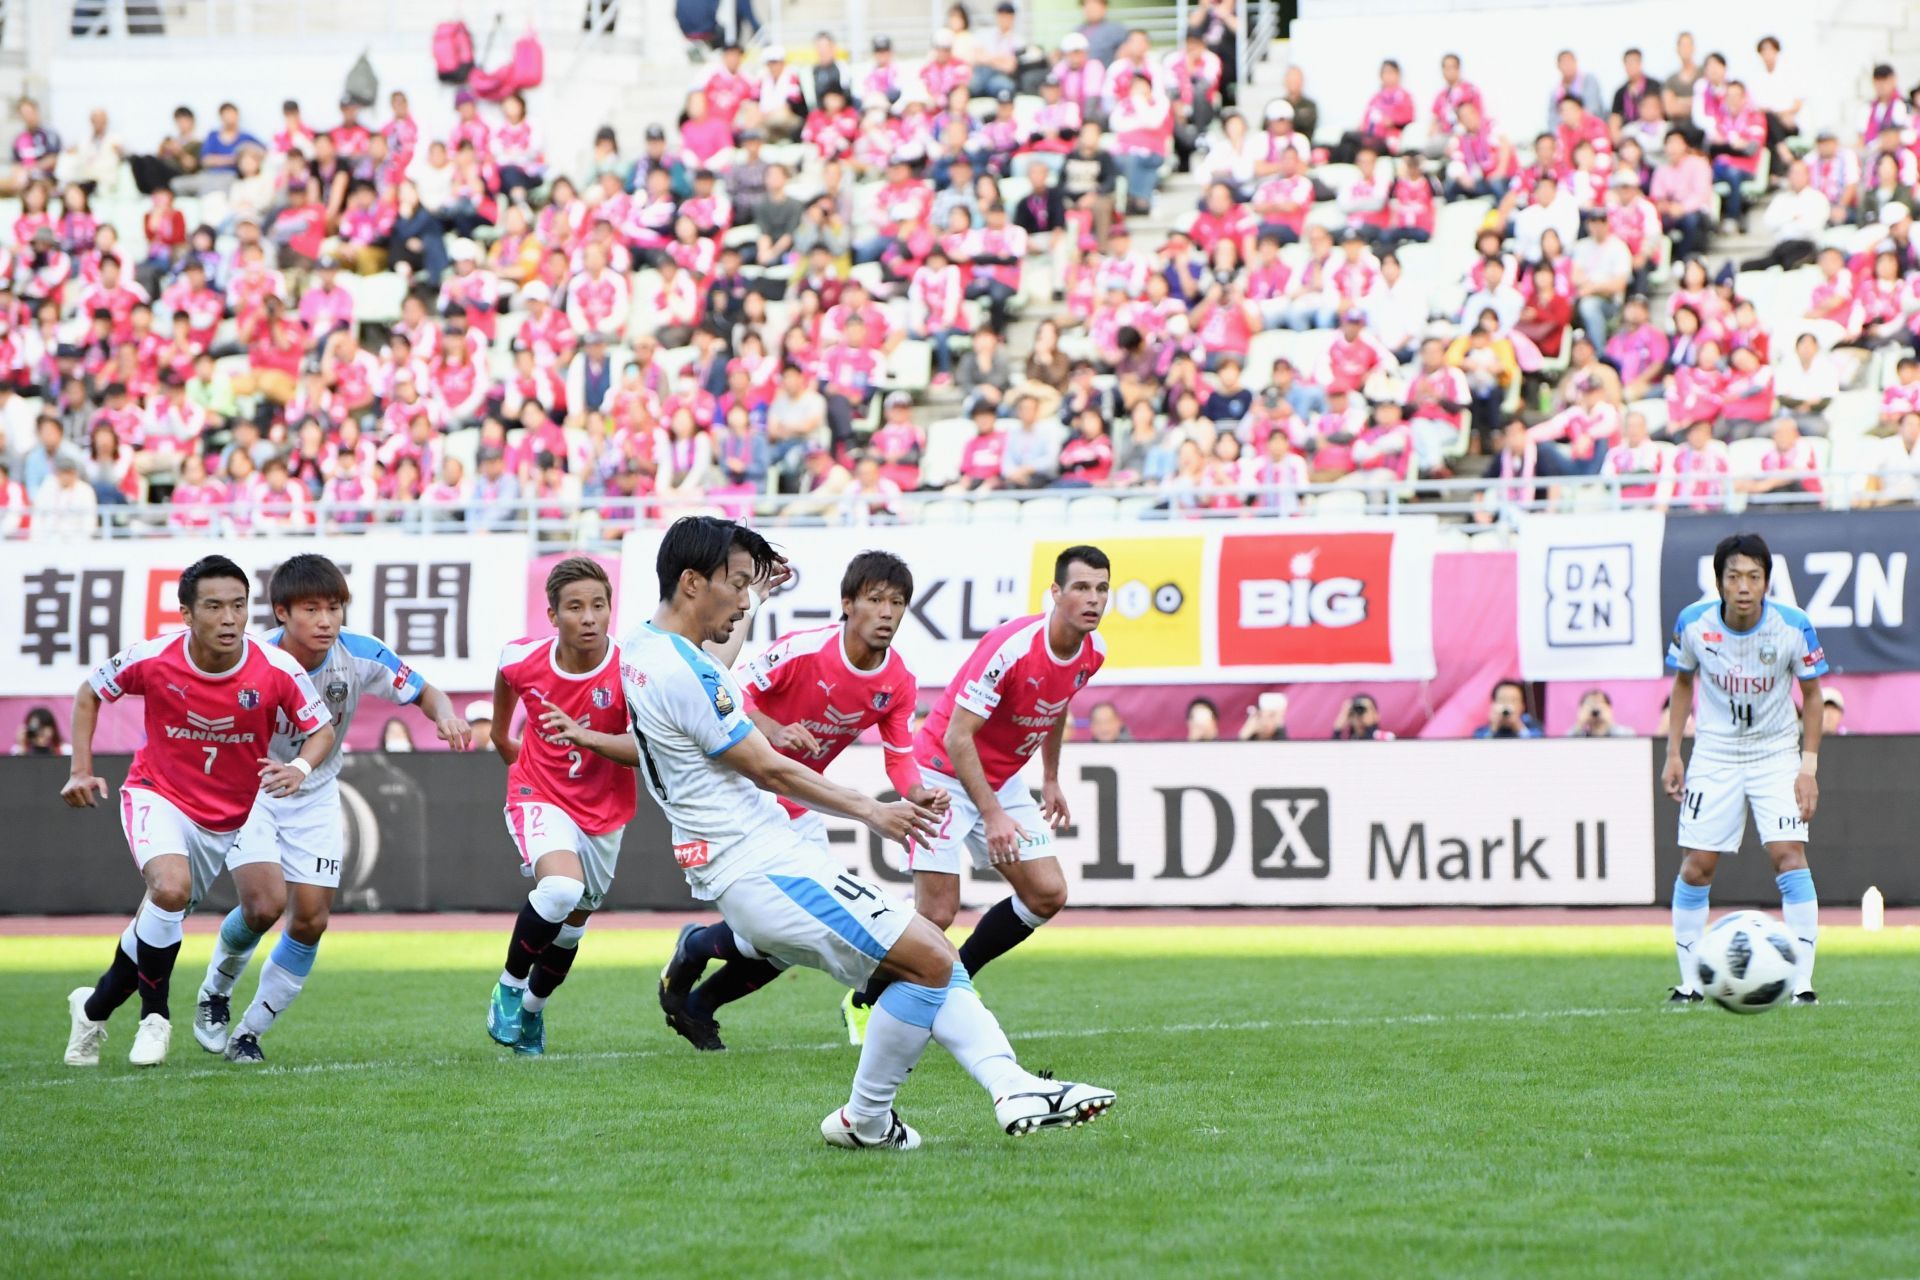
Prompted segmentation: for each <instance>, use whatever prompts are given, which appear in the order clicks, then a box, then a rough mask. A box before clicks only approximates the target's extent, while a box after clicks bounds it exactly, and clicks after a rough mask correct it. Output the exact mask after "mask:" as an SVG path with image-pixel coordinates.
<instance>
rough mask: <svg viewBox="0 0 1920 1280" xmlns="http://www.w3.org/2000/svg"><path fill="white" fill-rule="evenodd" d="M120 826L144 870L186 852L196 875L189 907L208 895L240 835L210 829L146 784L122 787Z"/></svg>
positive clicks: (191, 908)
mask: <svg viewBox="0 0 1920 1280" xmlns="http://www.w3.org/2000/svg"><path fill="white" fill-rule="evenodd" d="M120 829H121V830H122V831H124V832H126V833H127V848H128V849H129V850H131V851H132V853H133V863H134V865H135V866H137V867H139V868H140V869H141V870H142V871H145V870H146V866H147V863H148V862H149V861H151V860H152V859H154V858H158V857H161V856H163V855H165V854H169V853H178V854H184V855H185V856H186V859H187V866H188V869H189V873H190V875H191V877H192V887H191V888H190V889H189V891H188V892H189V893H190V894H191V895H192V896H191V897H190V898H189V900H188V902H187V910H188V911H192V910H193V909H194V908H195V907H197V906H199V905H200V902H201V900H202V899H204V898H205V897H206V896H207V890H208V889H209V888H211V887H212V885H213V882H214V880H215V879H216V878H218V877H219V875H220V868H222V867H224V866H226V865H227V854H228V853H229V852H230V851H231V850H232V848H233V842H234V841H235V840H236V839H238V838H239V835H240V833H239V832H238V831H209V830H207V829H206V828H205V827H203V826H201V825H200V824H199V823H197V822H195V821H194V820H193V819H192V818H189V817H188V816H187V815H186V814H184V813H182V812H181V811H180V810H179V809H178V808H177V807H175V805H174V803H173V801H171V800H169V799H167V798H166V797H165V796H163V795H161V794H160V793H159V792H158V791H150V790H148V789H147V788H145V787H121V788H120Z"/></svg>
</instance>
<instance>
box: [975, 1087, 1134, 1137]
mask: <svg viewBox="0 0 1920 1280" xmlns="http://www.w3.org/2000/svg"><path fill="white" fill-rule="evenodd" d="M1113 1103H1114V1096H1113V1090H1111V1089H1102V1088H1101V1087H1100V1086H1099V1085H1096V1084H1073V1083H1071V1082H1069V1081H1066V1080H1055V1079H1054V1078H1053V1077H1052V1076H1051V1075H1048V1074H1042V1075H1039V1076H1036V1077H1033V1078H1032V1079H1031V1081H1030V1082H1029V1084H1028V1087H1027V1088H1025V1089H1022V1090H1019V1091H1017V1092H1015V1093H1010V1094H1008V1095H1007V1096H1006V1097H1004V1098H1001V1099H999V1100H997V1101H996V1102H995V1103H994V1104H993V1114H994V1117H995V1118H996V1119H998V1120H999V1121H1000V1127H1001V1128H1002V1129H1005V1130H1006V1131H1007V1132H1008V1133H1010V1134H1012V1135H1014V1136H1015V1137H1019V1136H1020V1135H1021V1134H1026V1133H1032V1132H1033V1131H1034V1130H1035V1129H1054V1128H1063V1127H1065V1128H1070V1127H1072V1126H1074V1125H1080V1124H1087V1123H1089V1122H1090V1121H1093V1120H1097V1119H1099V1117H1100V1115H1101V1114H1102V1113H1103V1112H1105V1111H1106V1110H1107V1108H1109V1107H1111V1106H1112V1105H1113Z"/></svg>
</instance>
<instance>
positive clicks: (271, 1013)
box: [193, 554, 472, 1063]
mask: <svg viewBox="0 0 1920 1280" xmlns="http://www.w3.org/2000/svg"><path fill="white" fill-rule="evenodd" d="M267 595H268V598H269V599H270V600H271V601H272V602H273V616H274V617H275V618H276V619H277V620H278V621H279V623H280V626H279V627H278V628H276V629H275V630H273V631H270V632H268V633H267V635H266V636H265V638H264V641H265V643H266V644H268V645H275V646H278V647H279V648H280V649H282V650H284V651H285V652H286V653H287V655H288V656H289V657H291V658H292V659H293V660H294V661H295V662H297V663H298V664H299V665H300V669H301V670H302V671H304V672H306V673H307V678H308V679H309V680H310V681H312V683H313V687H314V688H315V689H318V690H319V691H320V696H321V697H322V698H324V699H325V700H326V706H327V710H328V712H330V713H331V716H332V720H331V723H332V725H333V732H334V741H333V747H332V749H331V750H329V751H328V752H327V754H326V758H325V759H323V760H322V761H321V762H320V763H319V764H318V765H316V766H315V767H314V770H313V774H312V776H311V777H309V778H307V779H306V780H305V781H303V782H302V783H301V784H300V789H299V790H298V791H296V792H294V793H293V794H292V795H290V796H287V797H286V798H284V799H278V798H275V797H273V796H262V797H261V798H260V799H258V800H256V801H255V802H254V806H253V813H252V815H251V816H250V817H249V818H248V819H247V824H246V825H245V826H244V827H242V828H241V829H240V838H239V839H238V840H237V841H236V842H235V843H234V846H233V850H232V852H231V853H229V854H228V855H227V866H228V868H229V869H230V870H231V871H232V872H233V883H234V887H235V888H236V889H238V890H239V893H240V905H239V906H237V907H235V908H234V909H233V910H232V911H230V912H228V913H227V918H226V919H225V920H224V921H223V922H222V923H221V925H220V933H219V936H218V937H217V938H215V939H214V943H213V958H212V959H211V960H210V961H208V962H207V976H206V977H205V978H204V979H203V980H202V981H201V983H200V997H199V1002H198V1004H197V1006H196V1009H195V1014H194V1020H193V1038H194V1039H195V1040H197V1041H199V1042H200V1047H201V1048H202V1049H205V1050H206V1051H207V1052H208V1053H219V1054H224V1055H225V1057H226V1059H227V1061H229V1062H247V1063H253V1062H264V1061H266V1055H265V1054H264V1053H263V1052H261V1049H260V1037H261V1036H264V1035H265V1034H266V1033H267V1030H268V1028H270V1027H272V1026H273V1024H274V1022H275V1020H276V1019H278V1018H279V1017H280V1016H281V1015H282V1014H284V1013H285V1012H286V1011H287V1006H288V1005H290V1004H292V1003H293V1000H294V997H296V996H298V995H299V994H300V990H301V988H302V987H304V986H305V985H306V981H307V977H308V975H309V974H311V973H312V972H313V961H314V957H315V955H316V954H317V953H318V952H319V948H320V936H321V935H322V934H324V933H325V932H326V931H327V921H328V919H329V918H330V917H331V915H332V913H333V898H334V894H335V893H336V892H338V890H339V888H340V867H341V862H342V860H343V857H344V854H345V847H344V840H343V834H342V832H343V829H342V827H341V824H340V782H339V778H340V765H341V744H342V743H344V742H345V741H346V737H347V728H348V726H349V725H351V724H352V723H353V716H354V712H355V711H357V710H358V709H359V706H360V699H361V697H362V696H364V695H369V694H370V695H372V696H373V697H376V698H381V699H383V700H385V701H387V702H391V703H395V704H396V705H399V706H406V705H409V704H416V705H418V706H419V708H420V710H421V712H422V714H424V715H425V716H426V717H427V719H429V720H431V721H432V722H433V725H434V728H435V730H436V731H437V732H438V733H439V735H440V738H441V740H442V741H444V742H445V743H446V744H447V745H448V746H450V747H452V748H453V749H454V750H456V751H465V750H466V749H467V746H468V743H469V741H470V739H471V736H472V730H470V729H469V728H468V727H467V722H466V721H465V720H462V719H461V718H460V717H459V716H457V715H455V714H454V711H453V703H452V702H451V701H450V700H449V699H448V697H447V695H446V694H444V693H442V692H441V691H440V690H438V689H436V688H434V687H433V686H432V685H430V684H428V683H427V682H426V681H425V680H422V679H421V678H420V674H419V673H418V672H417V671H414V670H412V669H410V668H409V667H408V666H407V665H406V664H405V663H403V662H401V661H400V659H399V658H398V657H396V656H395V655H394V653H393V651H392V650H391V649H389V648H387V646H386V645H385V644H383V643H381V642H380V641H379V640H377V639H375V638H374V637H373V636H370V635H365V634H362V633H361V632H358V631H348V630H347V629H346V613H347V604H348V603H349V602H350V601H351V599H352V597H353V593H352V591H351V589H350V588H349V587H348V586H347V577H346V575H345V574H344V573H342V572H341V571H340V566H338V565H336V564H335V563H334V562H333V561H331V560H329V559H327V558H326V557H325V556H320V555H312V554H306V555H297V556H292V557H290V558H288V559H287V560H285V561H283V562H282V563H281V564H280V567H279V568H277V569H275V570H274V571H273V578H272V580H271V581H270V582H269V583H268V585H267ZM306 743H307V735H306V734H305V733H304V732H301V731H299V730H296V729H295V728H294V727H293V725H292V723H291V722H290V721H288V720H287V719H286V718H284V717H281V718H279V719H278V720H277V721H276V722H275V724H274V730H273V741H272V743H271V744H270V745H269V747H268V749H267V754H268V756H270V757H271V758H272V759H274V760H276V761H278V762H279V763H281V764H286V763H288V762H290V761H292V760H293V759H295V758H296V757H297V756H298V755H299V754H300V752H301V751H302V750H303V749H304V748H305V747H306ZM289 886H291V889H289ZM289 898H291V901H292V906H293V916H292V919H290V920H289V921H288V922H287V926H286V928H285V929H283V930H281V933H280V941H278V942H276V943H275V944H274V947H273V951H272V952H271V953H270V954H269V955H268V956H267V962H266V965H265V967H264V968H262V969H261V971H260V987H259V990H257V991H256V992H255V993H254V997H253V1003H252V1004H251V1005H249V1006H248V1007H247V1012H246V1014H245V1016H243V1017H242V1018H241V1019H240V1026H239V1029H238V1030H237V1031H235V1030H233V1029H232V1027H231V1009H230V1004H231V999H232V996H233V988H234V984H235V983H237V982H239V981H240V975H241V974H243V973H245V972H246V971H247V963H248V961H250V960H251V959H252V958H253V952H254V948H256V947H258V946H259V945H260V939H261V937H262V936H264V935H265V934H266V932H267V930H269V929H271V928H272V927H273V925H274V922H275V921H277V920H279V919H280V917H281V916H282V915H283V914H284V913H285V912H286V909H287V905H288V901H289Z"/></svg>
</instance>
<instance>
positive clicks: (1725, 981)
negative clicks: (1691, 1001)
mask: <svg viewBox="0 0 1920 1280" xmlns="http://www.w3.org/2000/svg"><path fill="white" fill-rule="evenodd" d="M1798 961H1799V950H1798V944H1797V943H1796V942H1795V941H1794V938H1793V935H1792V934H1790V933H1788V932H1787V929H1786V926H1785V925H1783V924H1781V923H1780V922H1779V921H1778V920H1775V919H1774V918H1773V917H1772V916H1770V915H1768V914H1767V913H1766V912H1764V911H1735V912H1733V913H1732V914H1730V915H1727V916H1723V917H1722V918H1721V919H1720V920H1718V921H1717V922H1715V924H1714V926H1713V927H1712V928H1711V929H1709V930H1707V936H1706V937H1704V938H1702V939H1701V940H1700V945H1699V946H1698V947H1697V948H1695V954H1694V966H1695V977H1696V978H1697V979H1698V980H1699V983H1700V991H1701V994H1703V995H1705V996H1706V997H1707V999H1709V1000H1711V1001H1713V1002H1714V1003H1715V1004H1717V1005H1719V1006H1720V1007H1721V1008H1722V1009H1726V1010H1728V1011H1730V1012H1733V1013H1765V1012H1766V1011H1767V1010H1769V1009H1774V1008H1778V1007H1779V1006H1780V1005H1783V1004H1785V1003H1786V1002H1787V1001H1788V1000H1790V999H1792V998H1793V969H1794V965H1795V964H1796V963H1797V962H1798Z"/></svg>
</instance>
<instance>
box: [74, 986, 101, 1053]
mask: <svg viewBox="0 0 1920 1280" xmlns="http://www.w3.org/2000/svg"><path fill="white" fill-rule="evenodd" d="M92 994H93V988H92V987H80V988H78V989H77V990H75V991H73V992H70V993H69V994H68V996H67V1016H68V1017H69V1018H71V1019H72V1020H73V1028H72V1030H70V1031H68V1032H67V1065H68V1066H70V1067H97V1066H99V1065H100V1046H101V1045H103V1044H105V1043H106V1042H107V1024H106V1023H104V1022H94V1021H92V1020H91V1019H89V1018H88V1017H87V998H88V997H89V996H91V995H92Z"/></svg>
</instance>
